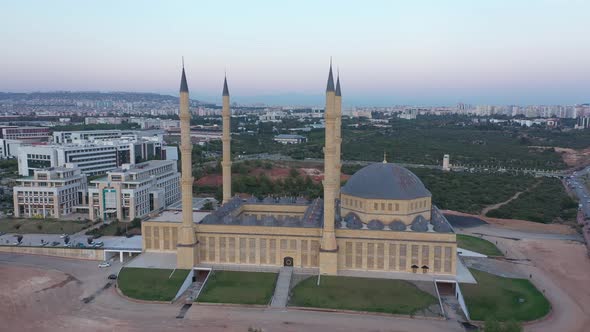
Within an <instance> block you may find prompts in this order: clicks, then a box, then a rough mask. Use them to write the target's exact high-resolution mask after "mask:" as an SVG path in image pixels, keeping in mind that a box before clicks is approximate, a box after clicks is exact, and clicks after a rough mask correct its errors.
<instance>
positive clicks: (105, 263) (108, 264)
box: [98, 262, 111, 268]
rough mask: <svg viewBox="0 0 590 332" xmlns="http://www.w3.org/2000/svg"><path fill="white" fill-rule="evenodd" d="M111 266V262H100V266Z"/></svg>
mask: <svg viewBox="0 0 590 332" xmlns="http://www.w3.org/2000/svg"><path fill="white" fill-rule="evenodd" d="M109 266H111V263H109V262H102V263H100V264H98V267H100V268H103V267H109Z"/></svg>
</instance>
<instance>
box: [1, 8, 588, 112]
mask: <svg viewBox="0 0 590 332" xmlns="http://www.w3.org/2000/svg"><path fill="white" fill-rule="evenodd" d="M5 7H6V10H5V11H3V14H0V18H1V20H0V21H2V22H3V23H0V24H1V25H6V26H3V27H2V31H4V32H5V33H0V42H2V44H3V45H5V46H6V47H4V49H5V50H4V54H3V60H4V61H2V62H1V63H0V71H1V72H3V73H4V74H3V75H2V77H0V91H9V92H32V91H56V90H71V91H130V92H156V93H162V94H171V95H177V92H176V90H177V87H176V86H177V82H176V79H177V78H176V77H175V75H174V73H176V72H177V71H178V69H179V68H180V57H181V56H183V55H184V57H185V62H186V70H187V75H189V76H190V77H192V80H189V82H188V83H189V88H190V89H191V91H192V96H193V98H195V99H200V100H204V101H209V102H215V103H220V102H221V94H220V92H221V88H222V84H223V74H224V71H226V70H227V73H228V83H229V85H230V88H231V89H232V92H233V94H234V96H232V101H235V102H238V103H256V102H260V103H266V104H299V105H321V103H322V95H321V94H317V91H321V87H322V86H323V85H324V84H325V75H326V70H325V68H326V64H327V62H328V61H329V57H330V56H334V63H335V66H336V67H340V71H341V74H342V85H343V90H345V91H346V98H345V99H344V100H343V102H344V104H345V105H346V106H361V105H364V106H384V105H396V104H397V105H399V104H410V105H411V104H414V105H437V104H439V105H443V104H446V105H449V104H455V103H457V102H465V103H473V104H476V103H477V104H577V103H585V102H588V101H589V99H590V98H589V96H588V92H587V91H588V90H589V87H590V75H589V74H590V46H588V45H590V44H589V43H588V41H589V40H590V37H589V36H588V35H587V34H584V32H583V31H588V30H589V27H590V23H588V21H587V20H585V18H584V12H587V10H588V9H590V4H588V3H584V2H582V1H559V0H545V1H521V2H519V3H512V2H509V1H496V2H494V3H493V4H480V3H478V4H474V3H471V2H468V1H453V2H452V3H445V4H438V3H436V2H433V1H420V2H418V3H415V4H401V3H389V2H380V1H375V2H372V3H371V4H370V5H368V6H364V7H361V6H357V5H351V4H347V3H340V2H326V3H322V4H313V5H310V4H305V3H300V2H298V3H297V4H289V3H287V4H281V6H280V7H279V6H275V5H273V3H271V2H268V3H266V5H256V6H253V5H250V6H249V5H248V4H242V3H230V4H224V5H223V6H222V5H220V4H199V5H195V4H191V3H189V2H175V3H173V4H168V3H166V4H164V3H163V2H162V3H159V2H158V3H150V6H145V5H143V6H142V5H139V3H138V2H133V1H130V2H126V3H123V4H121V3H115V2H112V3H111V4H109V2H107V3H106V4H105V3H101V5H100V6H98V5H88V4H84V5H83V6H80V5H79V4H77V3H75V2H72V1H58V2H52V3H51V4H45V3H41V2H36V1H24V2H19V3H10V4H7V5H6V6H5ZM31 8H35V9H36V10H34V11H31V10H30V9H31ZM64 12H70V13H71V14H70V15H69V16H68V17H63V13H64ZM58 17H59V18H60V20H59V21H57V20H56V18H58Z"/></svg>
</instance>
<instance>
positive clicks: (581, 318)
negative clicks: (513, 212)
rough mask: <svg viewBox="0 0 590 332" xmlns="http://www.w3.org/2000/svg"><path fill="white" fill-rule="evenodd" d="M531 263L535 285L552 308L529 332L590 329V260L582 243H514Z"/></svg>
mask: <svg viewBox="0 0 590 332" xmlns="http://www.w3.org/2000/svg"><path fill="white" fill-rule="evenodd" d="M513 244H514V247H515V249H516V250H518V251H520V252H521V253H522V254H523V255H524V256H526V258H528V259H530V262H531V263H532V265H531V266H526V267H527V269H526V270H528V272H530V273H529V275H532V279H531V280H532V281H533V283H534V284H535V286H537V288H539V289H540V290H541V291H543V292H544V293H545V296H546V297H547V298H548V299H549V301H550V302H551V305H552V313H551V314H550V315H549V316H548V317H547V318H546V319H544V320H541V321H540V322H536V323H533V324H529V325H528V326H526V331H534V332H554V331H564V332H565V331H567V332H584V331H588V326H590V287H588V282H589V280H590V279H589V276H590V259H589V258H588V256H587V252H586V247H585V246H584V245H582V244H580V243H577V242H572V241H560V240H549V241H547V240H542V241H541V240H524V241H516V242H514V243H513Z"/></svg>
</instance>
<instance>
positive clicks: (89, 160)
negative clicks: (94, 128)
mask: <svg viewBox="0 0 590 332" xmlns="http://www.w3.org/2000/svg"><path fill="white" fill-rule="evenodd" d="M162 144H163V142H162V139H161V137H151V138H149V139H137V140H136V139H132V140H127V139H119V140H110V141H95V142H94V143H81V144H62V145H59V144H50V145H30V146H21V147H20V148H19V152H18V171H19V174H20V175H22V176H28V175H32V174H33V172H34V170H36V169H40V168H46V167H57V166H63V165H64V164H66V163H73V164H76V165H77V166H78V167H79V168H80V170H81V171H82V172H83V173H84V174H86V175H89V176H93V175H100V174H104V173H106V172H107V171H110V170H113V169H115V168H117V167H119V166H121V165H123V164H135V163H139V162H142V161H145V160H150V159H161V158H162Z"/></svg>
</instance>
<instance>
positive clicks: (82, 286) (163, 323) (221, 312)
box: [0, 254, 463, 332]
mask: <svg viewBox="0 0 590 332" xmlns="http://www.w3.org/2000/svg"><path fill="white" fill-rule="evenodd" d="M119 267H120V266H119V265H117V263H115V264H114V265H113V266H112V267H111V268H109V269H105V270H101V269H98V268H97V265H96V262H86V261H77V260H68V259H62V258H53V257H42V256H33V255H10V254H0V278H2V280H3V283H2V284H1V285H0V320H1V321H2V327H3V329H6V330H18V331H33V330H34V331H47V330H52V331H53V330H59V331H80V330H88V331H185V330H193V331H194V330H196V331H242V332H244V331H247V329H248V328H249V327H254V328H262V329H263V330H264V331H306V332H314V331H318V332H320V331H321V332H324V331H388V332H403V331H423V332H430V331H432V332H435V331H437V332H438V331H463V329H462V328H461V327H460V325H459V324H458V323H457V322H456V321H444V320H424V319H411V318H398V317H391V316H385V315H365V314H344V313H331V312H310V311H301V310H294V309H286V310H276V309H267V308H247V307H220V306H201V305H193V306H192V307H191V308H190V309H189V310H188V312H187V313H186V315H185V317H184V319H177V318H175V317H176V315H177V314H178V313H179V312H180V308H181V307H180V304H178V305H177V304H144V303H136V302H131V301H129V300H127V299H125V298H122V297H120V296H119V295H118V294H117V292H116V290H115V289H114V286H111V287H108V288H106V289H105V285H106V284H107V282H108V281H107V279H106V276H107V275H108V274H109V273H112V271H117V270H118V268H119ZM85 299H86V300H85ZM88 299H90V300H88Z"/></svg>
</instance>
